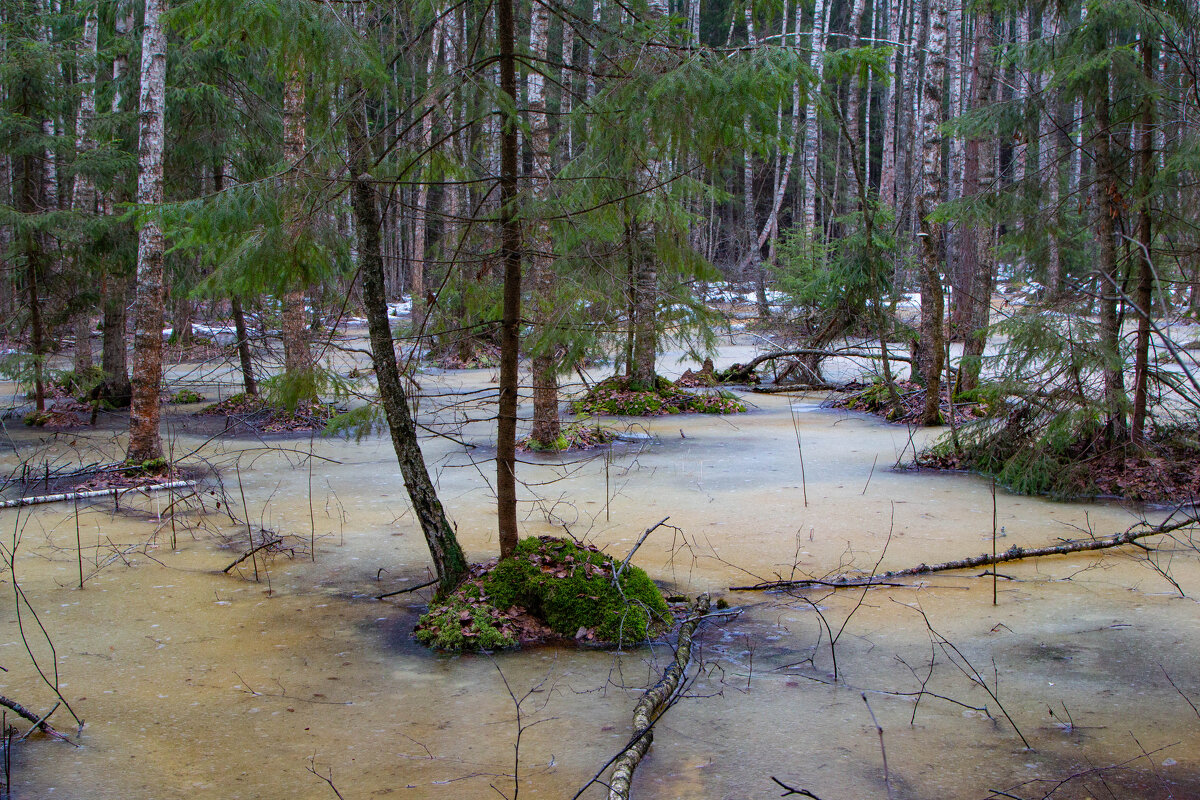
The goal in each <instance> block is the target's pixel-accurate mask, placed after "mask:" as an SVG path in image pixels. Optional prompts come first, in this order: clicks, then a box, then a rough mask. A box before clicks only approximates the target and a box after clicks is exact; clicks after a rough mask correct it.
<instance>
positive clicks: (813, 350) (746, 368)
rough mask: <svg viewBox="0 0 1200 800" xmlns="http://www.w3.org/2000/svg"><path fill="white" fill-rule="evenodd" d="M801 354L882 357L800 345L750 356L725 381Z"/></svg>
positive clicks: (895, 357) (893, 357) (894, 357)
mask: <svg viewBox="0 0 1200 800" xmlns="http://www.w3.org/2000/svg"><path fill="white" fill-rule="evenodd" d="M801 356H822V357H824V358H883V354H882V353H874V352H871V351H869V350H827V349H824V348H819V347H801V348H797V349H795V350H777V351H775V352H773V353H763V354H762V355H760V356H756V357H754V358H752V359H751V360H750V361H748V362H747V363H745V364H742V365H738V366H737V367H736V368H735V369H731V370H730V371H729V373H728V374H727V376H726V378H725V380H726V381H735V380H737V379H739V378H741V379H745V378H749V377H750V374H751V373H752V372H754V370H755V369H757V368H758V366H759V365H760V364H764V363H766V362H767V361H772V360H774V359H777V358H799V357H801ZM888 359H890V360H891V361H903V362H905V363H907V364H911V363H912V359H911V358H909V357H907V356H900V355H893V354H892V353H888Z"/></svg>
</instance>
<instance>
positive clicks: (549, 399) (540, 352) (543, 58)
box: [527, 3, 562, 448]
mask: <svg viewBox="0 0 1200 800" xmlns="http://www.w3.org/2000/svg"><path fill="white" fill-rule="evenodd" d="M549 36H550V11H549V9H548V8H547V7H546V6H545V5H542V4H541V3H534V4H533V9H532V15H531V18H530V25H529V49H530V52H531V53H532V54H533V63H534V66H533V69H531V70H530V73H529V77H528V81H527V87H528V92H529V149H530V151H531V153H530V155H531V156H532V163H531V166H532V170H531V172H530V175H529V183H530V186H529V188H530V198H531V199H532V200H533V202H534V204H535V212H534V219H533V220H532V221H531V222H530V231H529V233H530V235H529V272H530V281H529V282H530V284H531V288H532V290H533V295H532V303H531V305H532V306H533V309H532V311H533V323H534V326H535V327H536V328H537V330H538V336H539V338H540V340H541V341H540V342H539V346H538V348H537V351H536V352H535V353H534V355H533V358H532V359H531V365H530V379H531V381H532V383H533V430H532V432H531V434H530V435H531V437H532V440H533V441H534V442H535V443H536V444H537V445H539V446H542V447H546V448H552V447H555V446H556V445H557V444H558V440H559V437H560V436H561V435H562V426H561V424H560V422H559V416H558V405H559V403H558V359H557V358H556V357H555V349H554V344H553V335H552V333H551V331H552V328H553V325H554V299H553V298H554V284H555V280H554V264H553V253H554V242H553V241H552V239H551V236H550V225H549V223H547V222H546V220H545V219H544V216H545V213H546V212H545V207H546V206H545V203H546V201H547V200H548V199H549V196H550V175H551V170H552V160H551V154H550V117H549V115H548V114H547V112H546V78H545V76H544V75H543V74H542V73H541V72H539V70H540V69H542V68H543V67H542V65H543V64H547V63H549V62H548V60H547V53H548V45H549Z"/></svg>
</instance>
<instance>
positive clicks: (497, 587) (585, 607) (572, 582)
mask: <svg viewBox="0 0 1200 800" xmlns="http://www.w3.org/2000/svg"><path fill="white" fill-rule="evenodd" d="M484 587H485V589H486V591H487V593H488V595H489V596H490V597H491V600H492V602H493V603H494V604H495V605H496V607H497V608H502V609H503V608H510V607H512V606H516V605H520V606H522V607H524V608H525V609H527V610H528V611H529V612H530V613H532V614H533V615H535V616H536V617H538V618H540V619H542V620H544V621H545V622H546V624H547V625H549V626H550V628H551V629H553V630H554V632H555V633H558V634H560V635H562V636H574V635H575V634H576V633H577V632H578V631H579V630H580V629H581V628H584V629H587V630H595V635H596V638H598V639H600V640H602V641H605V642H613V643H615V644H618V645H619V644H625V643H629V642H636V641H640V640H642V639H645V638H646V637H647V636H648V635H649V634H650V632H651V630H652V629H653V628H654V627H655V623H656V622H658V621H659V620H661V619H662V618H663V617H664V615H665V614H666V613H667V604H666V601H665V600H663V597H662V593H661V592H659V590H658V587H657V586H655V585H654V582H653V581H651V580H650V578H649V576H647V575H646V573H645V572H644V571H643V570H641V569H638V568H637V567H635V566H632V565H629V566H626V567H625V569H624V570H623V571H622V572H621V576H620V578H619V579H618V580H617V581H616V582H615V583H614V581H613V579H612V561H611V559H609V558H608V557H607V556H605V555H604V554H603V553H600V552H597V551H596V550H593V549H589V548H585V547H581V546H579V545H577V544H575V543H574V542H571V541H568V540H565V539H551V538H544V539H534V538H530V539H524V540H523V541H521V542H520V544H518V545H517V550H516V553H514V555H513V557H512V558H507V559H505V560H503V561H501V562H500V563H499V564H497V565H496V569H494V570H492V572H491V573H490V574H489V576H488V578H487V580H486V581H485V583H484Z"/></svg>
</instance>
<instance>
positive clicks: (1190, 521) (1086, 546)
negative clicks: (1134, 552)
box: [730, 515, 1197, 592]
mask: <svg viewBox="0 0 1200 800" xmlns="http://www.w3.org/2000/svg"><path fill="white" fill-rule="evenodd" d="M1172 516H1173V515H1172ZM1169 520H1170V518H1169V517H1168V521H1167V522H1163V523H1162V524H1160V525H1154V526H1151V527H1149V528H1145V529H1141V528H1142V526H1144V525H1145V523H1139V524H1138V525H1135V526H1133V527H1131V528H1129V529H1128V530H1126V531H1125V532H1124V533H1118V534H1115V535H1113V536H1106V537H1104V538H1101V539H1072V540H1067V541H1064V542H1061V543H1059V544H1054V545H1047V546H1046V547H1032V548H1025V547H1018V546H1017V545H1013V546H1012V547H1010V548H1009V549H1008V550H1005V551H1004V552H1003V553H1000V554H998V555H992V554H991V553H981V554H980V555H977V556H972V557H971V558H962V559H959V560H957V561H945V562H942V563H941V564H918V565H917V566H915V567H909V568H908V569H897V570H890V571H888V572H881V573H879V574H877V575H868V576H865V577H864V576H855V575H847V574H842V575H835V576H833V577H831V578H800V579H796V580H779V581H763V582H761V583H756V584H754V585H752V586H733V587H730V591H737V592H755V591H771V590H777V589H805V588H809V587H813V586H830V587H834V588H843V587H849V586H882V585H889V581H891V580H893V579H895V578H907V577H912V576H914V575H928V574H930V573H934V572H949V571H951V570H957V569H972V568H975V567H983V566H992V565H995V564H1003V563H1005V562H1007V561H1021V560H1023V559H1026V558H1041V557H1042V556H1061V555H1068V554H1071V553H1086V552H1088V551H1091V550H1107V549H1109V548H1112V547H1121V546H1122V545H1127V544H1135V543H1136V542H1137V541H1138V540H1139V539H1145V538H1146V537H1148V536H1161V535H1163V534H1166V533H1171V532H1172V531H1177V530H1179V529H1181V528H1186V527H1188V526H1191V525H1195V524H1197V519H1196V517H1194V516H1191V517H1187V518H1185V519H1182V520H1179V521H1176V522H1170V521H1169ZM1139 546H1140V545H1139ZM890 585H895V584H894V583H893V584H890Z"/></svg>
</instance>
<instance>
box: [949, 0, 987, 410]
mask: <svg viewBox="0 0 1200 800" xmlns="http://www.w3.org/2000/svg"><path fill="white" fill-rule="evenodd" d="M992 47H993V42H992V15H991V12H990V11H981V12H979V13H978V14H977V16H976V17H975V42H974V53H973V56H972V61H973V64H972V68H971V69H972V78H971V100H970V102H971V108H972V109H979V108H985V107H987V106H988V105H990V104H991V102H992V85H993V83H994V76H995V67H994V64H993V62H992ZM993 141H994V140H993V139H992V138H990V137H977V138H972V139H970V140H969V141H968V142H967V143H966V147H965V149H964V165H963V186H962V193H963V197H972V196H974V195H976V194H978V193H979V192H981V191H986V190H987V187H990V186H991V183H992V179H993V177H994V176H993V174H992V169H993V166H992V165H993V164H994V163H995V154H994V153H993V151H992V143H993ZM994 230H995V226H994V225H991V224H988V223H984V222H980V223H972V224H968V225H964V226H962V228H961V230H960V238H959V243H960V252H959V258H960V264H959V274H960V275H961V276H962V278H963V280H962V281H961V282H960V284H959V286H957V287H956V288H955V293H954V302H955V304H956V305H958V306H960V307H961V308H962V309H963V314H962V329H961V330H962V333H963V336H964V339H963V359H962V361H961V362H960V363H959V370H958V386H957V387H956V390H957V391H959V392H969V391H971V390H973V389H975V388H976V387H977V386H978V385H979V369H980V364H979V358H980V357H981V356H982V355H983V351H984V348H985V347H986V345H987V327H988V323H989V321H990V320H989V316H990V312H991V307H992V302H991V301H992V288H993V285H994V283H995V274H996V270H995V259H994V257H993V255H992V249H993V246H994V241H995V239H994Z"/></svg>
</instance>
